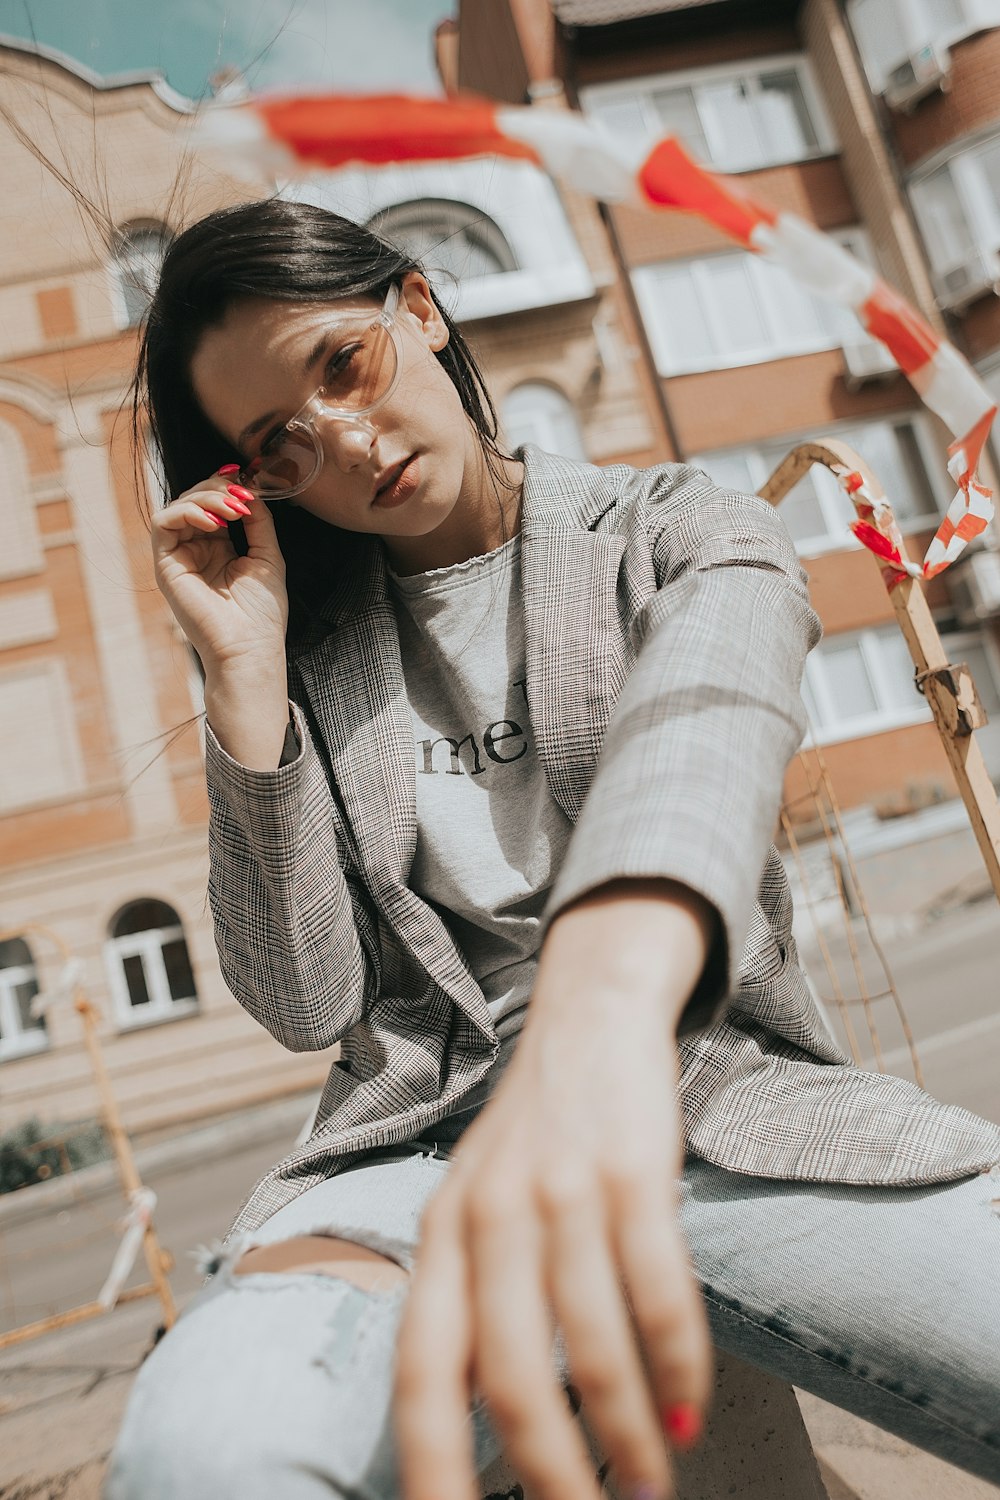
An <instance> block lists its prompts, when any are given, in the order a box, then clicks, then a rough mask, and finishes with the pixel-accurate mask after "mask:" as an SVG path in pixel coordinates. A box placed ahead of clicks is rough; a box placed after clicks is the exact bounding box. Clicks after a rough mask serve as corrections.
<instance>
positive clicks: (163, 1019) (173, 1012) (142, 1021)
mask: <svg viewBox="0 0 1000 1500" xmlns="http://www.w3.org/2000/svg"><path fill="white" fill-rule="evenodd" d="M199 1010H200V1007H199V1005H198V1002H197V1000H177V1001H175V1002H174V1004H173V1005H172V1006H171V1007H170V1009H169V1010H154V1011H152V1012H151V1013H146V1014H144V1015H142V1014H137V1015H130V1016H129V1017H128V1018H127V1019H123V1018H122V1017H121V1016H117V1017H116V1018H115V1019H116V1022H117V1027H118V1034H119V1036H123V1035H124V1034H125V1033H126V1032H130V1031H146V1030H147V1029H148V1028H149V1027H151V1026H162V1025H164V1024H169V1022H171V1021H183V1020H186V1019H187V1018H188V1017H189V1016H196V1015H198V1014H199Z"/></svg>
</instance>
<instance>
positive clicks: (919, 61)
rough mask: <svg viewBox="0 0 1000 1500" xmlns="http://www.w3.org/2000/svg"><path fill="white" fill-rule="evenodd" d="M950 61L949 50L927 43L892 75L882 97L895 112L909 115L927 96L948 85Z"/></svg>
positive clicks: (895, 69)
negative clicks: (901, 111) (903, 112)
mask: <svg viewBox="0 0 1000 1500" xmlns="http://www.w3.org/2000/svg"><path fill="white" fill-rule="evenodd" d="M949 70H950V59H949V56H948V52H947V49H946V48H944V47H937V46H935V44H934V43H933V42H928V43H927V45H926V47H921V48H920V49H919V51H917V52H913V53H911V54H910V56H909V57H908V58H907V59H906V61H905V62H901V63H899V64H898V66H897V67H895V68H893V69H892V71H891V72H890V73H889V76H888V78H887V79H886V82H885V87H884V88H883V90H882V97H883V99H884V100H885V102H886V104H888V105H890V107H891V108H892V109H900V110H903V111H906V112H908V111H909V110H911V109H912V108H913V106H914V105H915V104H916V103H917V102H918V100H920V99H923V98H924V96H925V95H926V94H933V92H934V90H935V89H943V88H945V87H946V86H947V84H948V79H949Z"/></svg>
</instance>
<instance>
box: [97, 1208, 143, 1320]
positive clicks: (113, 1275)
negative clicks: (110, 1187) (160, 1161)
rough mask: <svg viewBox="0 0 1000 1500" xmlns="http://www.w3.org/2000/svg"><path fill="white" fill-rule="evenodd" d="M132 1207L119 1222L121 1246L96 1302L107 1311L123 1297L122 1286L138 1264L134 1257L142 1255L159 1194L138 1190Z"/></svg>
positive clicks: (116, 1252)
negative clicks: (142, 1246) (141, 1248)
mask: <svg viewBox="0 0 1000 1500" xmlns="http://www.w3.org/2000/svg"><path fill="white" fill-rule="evenodd" d="M129 1200H130V1202H131V1204H132V1207H131V1208H130V1209H129V1212H128V1213H127V1214H126V1216H125V1218H124V1219H121V1220H120V1221H119V1223H120V1227H121V1228H122V1229H123V1231H124V1233H123V1234H122V1238H121V1243H120V1244H119V1246H118V1249H117V1250H116V1251H115V1258H114V1260H113V1261H112V1262H111V1270H110V1271H109V1272H108V1279H107V1281H106V1282H105V1283H104V1285H103V1286H102V1287H101V1290H100V1292H99V1293H98V1297H97V1300H98V1302H99V1303H100V1304H101V1306H102V1307H103V1308H105V1309H107V1308H112V1307H114V1305H115V1303H116V1302H117V1301H118V1298H119V1296H120V1295H121V1290H122V1287H123V1286H124V1285H125V1283H126V1281H127V1280H128V1277H129V1272H130V1271H131V1270H132V1267H133V1266H134V1265H135V1258H136V1256H137V1255H138V1253H139V1246H140V1245H141V1244H142V1240H143V1236H144V1234H145V1233H146V1230H147V1229H148V1228H149V1225H150V1222H151V1220H152V1217H153V1209H154V1208H155V1207H156V1194H155V1193H154V1192H153V1189H152V1188H148V1187H141V1188H136V1189H135V1191H134V1192H132V1193H130V1194H129Z"/></svg>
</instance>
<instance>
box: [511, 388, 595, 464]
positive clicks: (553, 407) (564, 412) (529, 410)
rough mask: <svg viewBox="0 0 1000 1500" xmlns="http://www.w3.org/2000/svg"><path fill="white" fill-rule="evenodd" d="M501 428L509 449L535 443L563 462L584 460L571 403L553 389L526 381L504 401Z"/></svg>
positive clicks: (578, 428) (580, 435)
mask: <svg viewBox="0 0 1000 1500" xmlns="http://www.w3.org/2000/svg"><path fill="white" fill-rule="evenodd" d="M503 426H504V432H505V433H506V436H507V441H508V443H509V444H510V446H511V448H519V447H520V446H521V444H522V443H537V445H538V447H539V448H544V449H545V451H546V452H547V453H560V454H562V456H563V458H586V456H587V455H586V453H585V452H584V448H583V436H582V434H581V432H580V424H579V422H578V421H577V419H576V412H575V411H574V410H573V406H572V404H571V402H569V401H568V400H567V399H566V397H565V396H564V395H563V393H562V391H559V390H557V389H556V387H555V386H554V385H546V384H545V383H544V381H541V380H529V381H526V382H525V384H524V385H516V386H515V387H514V389H513V390H512V391H509V392H508V393H507V395H506V396H505V397H504V401H503Z"/></svg>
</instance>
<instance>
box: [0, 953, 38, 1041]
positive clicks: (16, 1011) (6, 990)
mask: <svg viewBox="0 0 1000 1500" xmlns="http://www.w3.org/2000/svg"><path fill="white" fill-rule="evenodd" d="M29 980H33V981H34V982H35V984H38V967H37V965H36V964H34V963H28V964H14V965H12V966H11V967H10V968H7V969H0V1062H5V1061H6V1060H7V1059H8V1058H11V1057H28V1056H29V1055H30V1054H31V1053H33V1052H44V1051H46V1049H47V1048H48V1045H49V1034H48V1032H47V1031H46V1029H45V1027H44V1026H29V1027H28V1028H27V1030H25V1029H24V1028H23V1027H22V1025H21V1011H20V1007H19V1006H18V1003H17V1001H16V999H15V998H14V990H15V988H16V986H17V985H19V984H24V983H26V982H27V981H29Z"/></svg>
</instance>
